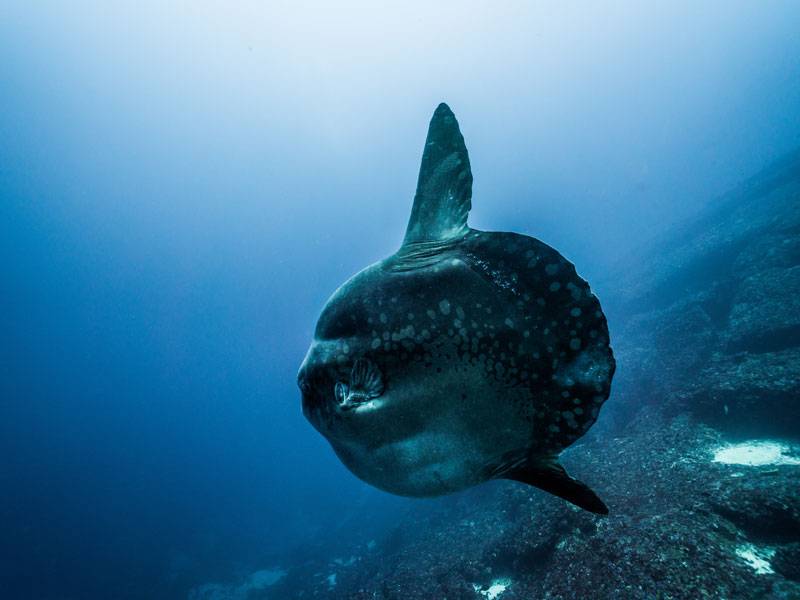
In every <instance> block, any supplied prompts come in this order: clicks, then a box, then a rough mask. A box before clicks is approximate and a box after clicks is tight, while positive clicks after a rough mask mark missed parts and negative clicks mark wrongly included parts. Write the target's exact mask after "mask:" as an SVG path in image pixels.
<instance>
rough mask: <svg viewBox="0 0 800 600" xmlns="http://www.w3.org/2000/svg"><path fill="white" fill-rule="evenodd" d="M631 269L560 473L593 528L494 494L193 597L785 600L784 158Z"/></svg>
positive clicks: (793, 463)
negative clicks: (596, 394) (582, 502)
mask: <svg viewBox="0 0 800 600" xmlns="http://www.w3.org/2000/svg"><path fill="white" fill-rule="evenodd" d="M638 255H639V256H638V258H637V259H636V260H632V261H630V262H628V263H622V264H620V265H619V268H618V269H617V270H616V272H615V273H613V274H612V275H613V277H609V279H608V281H607V282H606V283H604V284H602V285H601V286H600V287H601V291H602V292H603V294H602V295H603V300H604V303H605V305H606V307H607V309H608V312H609V314H610V317H609V322H610V323H612V330H613V334H614V335H613V342H614V346H615V350H616V354H617V360H618V378H617V380H616V381H615V387H614V390H613V393H612V399H611V400H610V401H609V402H608V404H607V406H606V408H605V409H604V413H603V418H602V419H601V422H599V423H598V426H597V427H596V428H595V430H593V431H592V432H590V435H588V436H587V437H586V438H584V440H583V441H582V442H581V443H579V444H578V445H576V446H575V447H573V448H571V449H569V450H568V451H567V452H565V453H564V456H563V458H564V463H565V465H566V466H567V468H568V469H569V470H570V471H571V472H572V473H574V474H575V476H576V477H579V478H580V479H582V480H583V481H585V482H587V483H588V484H589V485H590V486H591V487H592V488H593V489H595V490H596V491H597V492H598V493H599V494H600V495H601V497H602V498H603V499H604V500H605V501H606V502H607V504H608V506H609V508H610V511H611V514H610V515H609V516H608V517H597V516H595V515H592V514H589V513H587V512H585V511H581V510H579V509H576V508H574V507H572V506H570V505H568V504H567V503H565V502H563V501H561V500H559V499H557V498H554V497H552V496H549V495H547V494H545V493H543V492H539V491H538V490H535V489H533V488H530V487H527V486H524V485H521V484H517V483H514V482H509V481H494V482H490V483H488V484H485V485H483V486H479V487H477V488H474V489H471V490H468V491H466V492H464V493H461V494H456V495H453V496H448V497H444V498H440V499H437V500H433V501H424V502H423V501H417V502H410V501H409V502H408V503H403V504H401V505H400V508H397V509H396V511H395V513H394V514H393V515H392V516H391V525H390V526H387V525H386V522H385V521H383V522H381V523H380V524H378V523H373V522H371V521H369V519H352V520H349V521H348V522H347V523H346V525H337V524H332V525H331V529H330V535H329V536H326V539H325V540H320V542H319V544H318V545H316V546H315V547H313V548H300V549H297V550H296V552H295V554H294V555H292V556H284V557H275V558H274V560H275V561H282V562H281V564H282V567H281V570H280V573H281V576H280V578H277V579H274V581H270V584H269V585H264V586H255V585H252V583H248V582H249V581H252V576H249V578H245V579H243V580H242V581H239V582H234V583H232V584H230V585H229V586H228V587H225V586H211V587H208V586H206V587H204V588H197V589H195V590H194V591H193V592H192V595H191V596H190V597H191V598H192V600H222V599H224V598H232V597H242V598H248V599H256V598H269V599H272V598H348V599H385V600H389V599H398V600H399V599H404V600H405V599H408V600H413V599H429V598H447V599H461V598H465V599H478V600H480V599H481V598H488V599H490V600H495V599H501V600H516V599H522V598H524V599H531V598H542V599H567V598H593V599H603V598H632V599H636V598H642V599H644V598H648V599H650V598H661V599H679V598H693V599H694V598H731V599H733V598H744V599H750V598H752V599H761V598H772V599H779V598H787V599H788V598H800V567H798V565H800V153H797V154H794V155H792V156H789V157H787V158H786V159H785V160H783V161H781V162H780V163H778V164H776V165H774V166H773V167H772V168H770V169H768V170H766V171H765V172H764V173H762V174H760V175H759V176H757V177H755V178H753V179H752V180H751V181H748V182H747V183H746V184H744V185H743V186H741V187H740V188H738V189H736V190H734V191H732V192H731V193H730V194H728V195H727V196H726V197H724V198H722V199H720V200H719V201H717V202H716V203H714V204H713V207H712V208H711V209H709V210H708V211H707V212H706V213H704V214H702V215H699V216H698V217H696V218H695V219H693V220H692V221H691V222H690V223H687V224H684V225H682V226H679V227H678V228H676V229H674V230H673V231H671V232H670V233H669V234H667V235H665V236H664V237H663V238H662V239H660V240H656V241H654V242H653V243H652V244H651V246H650V247H649V248H646V249H643V250H642V251H641V252H640V253H638ZM642 256H644V257H645V258H644V260H643V259H642ZM362 510H364V511H365V513H368V512H369V507H365V508H362ZM276 564H277V563H276ZM273 572H277V571H273ZM226 590H227V591H226ZM234 594H240V595H239V596H235V595H234Z"/></svg>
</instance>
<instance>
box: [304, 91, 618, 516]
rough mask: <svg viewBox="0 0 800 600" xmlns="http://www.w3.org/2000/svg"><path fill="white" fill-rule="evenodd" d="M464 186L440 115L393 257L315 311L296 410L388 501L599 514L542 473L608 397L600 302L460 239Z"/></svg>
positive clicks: (552, 256)
mask: <svg viewBox="0 0 800 600" xmlns="http://www.w3.org/2000/svg"><path fill="white" fill-rule="evenodd" d="M465 173H466V174H465ZM437 177H438V178H439V180H438V181H437V180H436V178H437ZM432 180H433V183H431V181H432ZM471 182H472V177H471V174H470V172H469V161H468V157H467V154H466V148H465V147H463V138H462V137H461V134H460V132H459V131H458V126H457V123H456V121H455V118H454V117H453V116H452V113H451V112H450V111H449V108H447V107H446V106H445V105H441V106H440V107H439V109H437V111H436V113H435V114H434V118H433V121H432V123H431V130H430V133H429V136H428V143H427V145H426V150H425V154H424V156H423V168H422V171H421V173H420V183H419V185H418V190H417V197H416V198H415V205H414V210H413V211H412V218H411V221H410V222H409V227H408V230H407V234H406V240H405V242H404V244H403V246H402V247H401V249H400V250H399V251H398V252H397V253H396V254H394V255H392V256H390V257H389V258H387V259H385V260H382V261H381V262H379V263H376V264H374V265H372V266H370V267H367V268H366V269H364V270H363V271H361V272H360V273H358V274H357V275H355V276H354V277H352V278H351V279H350V280H349V281H347V282H346V283H344V284H343V285H342V286H341V287H340V288H339V289H338V290H337V291H336V292H335V293H334V294H333V296H332V297H331V298H330V300H328V302H327V304H326V306H325V308H324V310H323V311H322V315H321V316H320V319H319V322H318V324H317V328H316V333H315V337H314V341H313V343H312V345H311V348H310V349H309V351H308V354H307V356H306V358H305V361H304V362H303V365H302V366H301V368H300V373H299V376H298V382H299V385H300V388H301V390H302V394H303V411H304V413H305V415H306V417H307V418H308V419H309V421H310V422H311V423H312V424H313V425H314V427H315V428H316V429H317V430H318V431H319V432H320V433H321V434H322V435H324V436H325V437H326V438H327V439H328V441H329V442H330V443H331V446H332V447H333V449H334V451H335V452H336V454H337V455H338V456H339V458H340V459H341V460H342V462H343V463H344V464H345V465H346V466H347V467H348V469H350V470H351V471H352V472H353V473H354V474H356V475H357V476H358V477H360V478H361V479H363V480H364V481H366V482H368V483H370V484H372V485H374V486H376V487H378V488H381V489H383V490H386V491H388V492H392V493H395V494H401V495H406V496H436V495H440V494H446V493H449V492H455V491H458V490H461V489H464V488H467V487H470V486H472V485H476V484H478V483H481V482H483V481H486V480H487V479H490V478H493V477H508V478H512V479H517V480H520V481H525V482H526V483H530V484H532V485H537V486H539V487H542V488H543V489H547V490H548V491H551V492H552V493H555V494H557V495H559V496H562V497H564V498H566V499H568V500H569V501H571V502H574V503H576V504H578V505H579V506H583V507H584V508H588V509H589V510H593V511H594V512H605V510H604V509H605V506H604V505H603V504H602V502H600V500H599V499H598V498H596V496H594V494H593V493H592V492H591V490H588V488H586V486H584V485H583V484H581V483H580V482H576V481H575V480H572V479H571V478H569V477H568V476H567V475H566V473H565V472H563V469H561V467H560V466H559V465H558V463H557V462H556V460H557V456H558V454H559V453H560V452H561V450H563V449H564V448H565V447H567V446H568V445H570V444H571V443H572V442H574V441H575V440H576V439H578V438H579V437H580V436H581V435H583V434H584V433H585V432H586V430H587V429H588V428H589V427H590V426H591V425H592V423H594V421H595V419H596V418H597V414H598V410H599V409H600V406H601V405H602V403H603V402H604V401H605V400H606V398H607V397H608V394H609V390H610V385H611V378H612V375H613V371H614V360H613V357H612V353H611V349H610V347H609V337H608V328H607V325H606V320H605V317H604V316H603V313H602V311H601V309H600V304H599V302H598V300H597V298H596V297H595V296H594V295H593V294H592V293H591V291H590V290H589V286H588V285H587V283H586V282H585V281H584V280H583V279H581V278H580V277H579V276H578V275H577V274H576V273H575V269H574V267H573V265H572V264H571V263H569V262H568V261H567V260H565V259H564V258H563V257H562V256H561V255H560V254H559V253H558V252H556V251H555V250H554V249H553V248H551V247H549V246H547V245H546V244H544V243H542V242H540V241H538V240H536V239H533V238H530V237H527V236H524V235H519V234H515V233H494V232H483V231H477V230H474V229H471V228H469V227H468V226H467V225H466V217H467V213H468V212H469V207H470V197H471ZM426 195H427V196H426ZM437 197H441V198H443V202H438V203H437V200H436V198H437ZM426 202H427V204H426ZM431 207H432V209H431ZM462 213H463V214H462ZM448 217H451V218H449V219H448ZM420 219H422V223H420ZM426 223H427V225H428V226H427V227H426ZM437 223H438V224H440V225H441V226H440V227H438V228H437V226H436V224H437ZM365 373H367V375H365ZM553 478H555V479H553ZM564 484H565V485H566V487H565V485H564ZM587 494H588V495H587ZM576 495H577V499H576Z"/></svg>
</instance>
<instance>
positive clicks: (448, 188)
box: [403, 103, 472, 244]
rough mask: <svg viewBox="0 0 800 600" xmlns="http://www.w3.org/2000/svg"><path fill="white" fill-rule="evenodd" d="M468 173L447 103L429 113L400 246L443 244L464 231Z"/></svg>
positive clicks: (469, 189)
mask: <svg viewBox="0 0 800 600" xmlns="http://www.w3.org/2000/svg"><path fill="white" fill-rule="evenodd" d="M471 199H472V171H470V167H469V156H468V155H467V147H466V146H465V145H464V136H462V135H461V131H460V130H459V129H458V121H456V117H455V115H454V114H453V111H451V110H450V107H449V106H447V104H445V103H442V104H440V105H439V106H438V107H437V108H436V112H434V113H433V118H432V119H431V124H430V126H429V127H428V138H427V139H426V140H425V150H424V152H423V153H422V165H421V166H420V169H419V180H418V181H417V193H416V195H415V196H414V206H413V207H412V209H411V218H410V219H409V220H408V227H407V228H406V237H405V239H404V240H403V243H404V244H408V243H415V242H432V241H446V240H449V239H453V238H458V237H460V236H462V235H463V234H464V233H465V232H466V231H467V215H468V214H469V209H470V208H471V207H472V202H471Z"/></svg>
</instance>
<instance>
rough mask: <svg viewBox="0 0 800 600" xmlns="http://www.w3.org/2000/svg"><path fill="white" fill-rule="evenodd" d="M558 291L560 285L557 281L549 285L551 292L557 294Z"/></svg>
mask: <svg viewBox="0 0 800 600" xmlns="http://www.w3.org/2000/svg"><path fill="white" fill-rule="evenodd" d="M560 289H561V284H560V283H559V282H558V281H554V282H553V283H551V284H550V291H551V292H557V291H558V290H560Z"/></svg>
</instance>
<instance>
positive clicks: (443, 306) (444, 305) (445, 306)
mask: <svg viewBox="0 0 800 600" xmlns="http://www.w3.org/2000/svg"><path fill="white" fill-rule="evenodd" d="M439 310H440V311H442V314H443V315H449V314H450V301H449V300H447V299H445V300H442V301H441V302H439Z"/></svg>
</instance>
